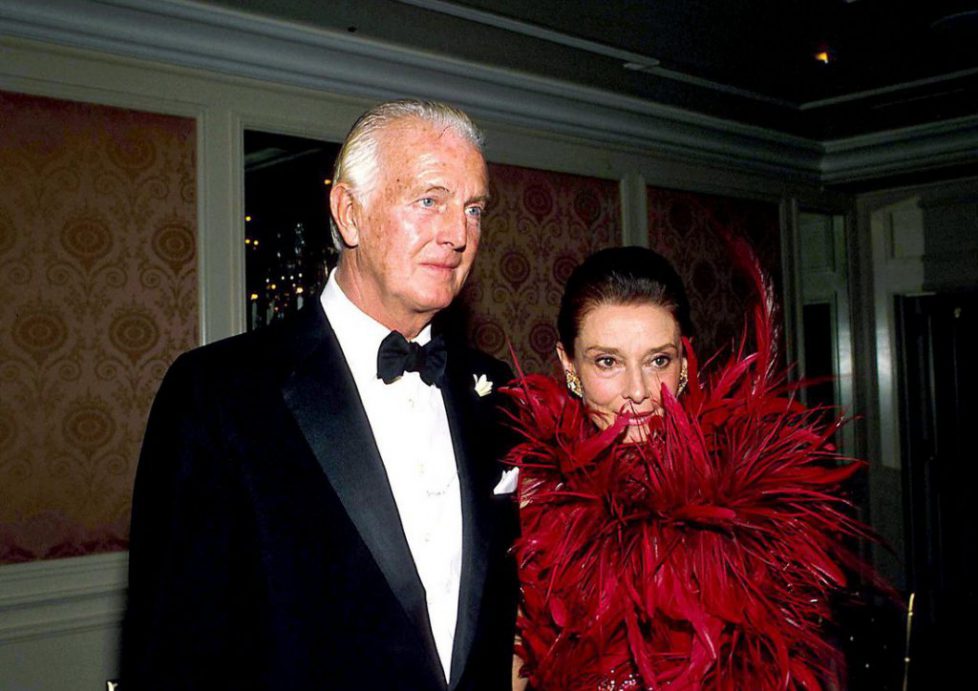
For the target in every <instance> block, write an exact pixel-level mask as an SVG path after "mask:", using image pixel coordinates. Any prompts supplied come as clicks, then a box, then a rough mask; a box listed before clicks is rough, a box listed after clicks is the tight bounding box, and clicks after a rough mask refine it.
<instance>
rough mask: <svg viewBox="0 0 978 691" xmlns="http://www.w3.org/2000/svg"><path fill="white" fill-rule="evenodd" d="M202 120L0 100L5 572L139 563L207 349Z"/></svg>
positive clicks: (1, 549) (0, 536)
mask: <svg viewBox="0 0 978 691" xmlns="http://www.w3.org/2000/svg"><path fill="white" fill-rule="evenodd" d="M195 147H196V144H195V125H194V122H193V120H189V119H185V118H177V117H169V116H164V115H156V114H149V113H143V112H136V111H131V110H123V109H119V108H109V107H103V106H96V105H90V104H82V103H73V102H68V101H60V100H53V99H46V98H39V97H32V96H25V95H20V94H14V93H9V92H0V324H2V328H0V448H2V450H3V451H2V455H0V563H4V562H8V563H9V562H18V561H29V560H34V559H45V558H53V557H62V556H72V555H76V554H87V553H92V552H101V551H111V550H117V549H124V548H125V546H126V539H127V535H128V522H129V510H130V493H131V489H132V479H133V474H134V472H135V465H136V459H137V456H138V451H139V446H140V443H141V440H142V434H143V429H144V426H145V421H146V417H147V415H148V412H149V406H150V403H151V402H152V398H153V396H154V395H155V393H156V390H157V388H158V386H159V382H160V380H161V379H162V376H163V373H164V371H165V370H166V367H167V366H168V365H169V363H170V362H171V361H172V360H173V359H174V358H175V357H176V355H177V354H178V353H179V352H181V351H183V350H185V349H187V348H189V347H192V346H193V345H194V344H195V343H196V342H197V291H196V286H197V272H196V247H195V237H196V200H195V190H196V178H195V176H196V172H195V155H196V154H195Z"/></svg>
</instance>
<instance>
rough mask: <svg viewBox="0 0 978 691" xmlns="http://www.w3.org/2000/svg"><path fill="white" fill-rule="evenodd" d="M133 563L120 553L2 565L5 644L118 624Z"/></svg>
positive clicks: (0, 633)
mask: <svg viewBox="0 0 978 691" xmlns="http://www.w3.org/2000/svg"><path fill="white" fill-rule="evenodd" d="M128 562H129V558H128V554H127V553H124V552H116V553H111V554H99V555H94V556H88V557H75V558H71V559H53V560H49V561H39V562H31V563H28V564H11V565H6V566H0V646H4V645H8V644H11V643H14V642H18V641H23V640H28V639H33V638H46V637H52V636H57V635H61V634H64V633H69V632H81V631H88V630H91V629H96V628H103V627H115V626H118V625H119V622H120V621H121V619H122V613H123V610H124V607H125V593H126V580H127V576H126V569H127V568H128Z"/></svg>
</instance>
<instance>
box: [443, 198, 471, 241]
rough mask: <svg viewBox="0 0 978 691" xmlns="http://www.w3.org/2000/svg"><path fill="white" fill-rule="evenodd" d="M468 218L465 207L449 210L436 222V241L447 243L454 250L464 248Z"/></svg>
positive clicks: (466, 239)
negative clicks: (458, 209)
mask: <svg viewBox="0 0 978 691" xmlns="http://www.w3.org/2000/svg"><path fill="white" fill-rule="evenodd" d="M468 223H469V218H468V216H467V215H466V213H465V209H464V208H463V209H461V211H456V210H454V209H453V210H451V211H450V212H449V213H447V214H445V217H444V218H442V219H441V222H440V223H439V224H438V243H439V244H442V245H449V246H451V247H452V248H453V249H456V250H464V249H465V243H466V242H467V241H468Z"/></svg>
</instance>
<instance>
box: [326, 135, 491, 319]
mask: <svg viewBox="0 0 978 691" xmlns="http://www.w3.org/2000/svg"><path fill="white" fill-rule="evenodd" d="M379 136H380V139H379V142H380V147H379V156H378V161H379V164H380V171H379V175H378V177H377V178H376V179H375V180H373V181H372V185H371V189H370V190H369V191H368V192H367V193H366V194H365V195H363V198H362V199H361V200H360V202H362V203H356V202H352V207H351V208H353V209H354V211H353V213H352V215H351V216H350V218H351V219H353V223H352V224H344V223H341V224H339V226H340V229H341V232H343V235H344V240H345V241H346V242H347V244H349V245H352V246H353V249H350V250H347V251H346V252H344V254H345V255H347V256H345V257H344V260H343V261H344V263H345V264H346V266H345V267H344V269H343V272H344V273H345V274H346V275H345V276H343V278H344V279H345V280H344V284H343V288H344V290H345V291H346V292H347V294H348V296H350V298H351V299H353V301H354V302H355V303H356V304H357V305H358V306H359V307H360V308H361V309H363V310H364V311H365V312H366V313H367V314H370V315H371V316H372V317H374V318H375V319H377V320H378V321H380V322H381V323H383V324H385V325H386V326H389V327H390V328H395V329H398V330H401V331H403V332H406V335H408V336H413V335H415V334H416V333H417V331H418V330H420V328H422V327H423V326H424V324H426V323H427V322H428V321H430V319H431V318H432V317H433V316H434V315H435V313H436V312H438V311H439V310H441V309H444V308H445V307H447V306H448V305H449V303H450V302H451V301H452V299H453V298H454V297H455V296H456V295H457V294H458V292H459V290H461V288H462V285H463V284H464V283H465V279H466V277H467V276H468V274H469V270H470V269H471V268H472V261H473V260H474V259H475V253H476V249H477V248H478V245H479V235H480V232H481V222H482V214H483V212H484V210H485V205H486V201H487V198H488V193H489V189H488V174H487V171H486V164H485V161H484V160H483V158H482V155H481V154H480V153H479V151H478V149H476V148H475V147H474V146H473V145H472V144H471V143H470V142H468V141H467V140H466V139H463V138H462V137H459V136H458V135H457V134H455V133H454V132H452V131H451V130H441V129H439V128H436V127H435V126H433V125H431V124H429V123H427V122H424V121H421V120H417V119H408V120H404V121H402V122H398V123H394V124H393V125H392V126H391V127H389V128H388V129H387V130H386V131H384V132H382V133H380V135H379ZM334 212H335V210H334ZM344 225H353V226H354V227H353V228H350V227H347V228H344V227H343V226H344ZM351 289H352V290H351ZM411 332H414V333H411Z"/></svg>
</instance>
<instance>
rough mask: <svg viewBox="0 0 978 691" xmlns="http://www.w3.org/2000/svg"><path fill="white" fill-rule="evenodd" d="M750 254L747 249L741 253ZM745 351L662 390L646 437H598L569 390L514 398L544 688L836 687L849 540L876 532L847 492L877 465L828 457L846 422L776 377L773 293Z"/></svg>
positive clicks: (528, 608) (537, 386)
mask: <svg viewBox="0 0 978 691" xmlns="http://www.w3.org/2000/svg"><path fill="white" fill-rule="evenodd" d="M741 249H743V248H741ZM752 276H754V277H755V281H756V282H757V285H758V289H759V290H760V293H761V295H763V296H764V299H763V300H762V301H761V304H760V305H759V307H758V308H757V309H756V310H755V315H754V320H753V321H754V326H755V333H754V340H755V342H756V344H757V347H758V350H757V352H754V353H749V354H748V353H745V352H744V347H743V346H741V348H739V349H738V350H737V351H736V352H735V353H734V354H733V355H732V356H731V357H730V358H729V361H728V362H726V363H725V364H724V365H722V366H719V367H715V368H711V370H713V371H710V372H709V373H708V375H707V376H706V377H705V378H703V375H702V374H701V372H700V370H699V367H698V362H697V360H696V357H695V353H694V352H693V349H692V347H691V345H690V344H689V343H688V342H687V343H686V354H687V365H688V377H689V390H688V391H687V392H686V394H685V395H684V396H683V398H682V400H679V401H677V400H676V399H675V398H674V397H673V396H672V395H670V393H669V392H668V391H667V390H665V389H663V391H662V399H663V400H662V405H663V408H664V414H663V415H662V417H661V418H659V419H658V420H656V421H655V424H654V425H653V429H652V431H651V432H650V435H649V438H648V439H647V440H646V441H644V442H642V443H639V444H625V443H622V442H621V441H620V439H621V438H622V436H623V434H622V433H623V430H624V425H623V418H619V420H618V421H617V422H616V424H614V425H612V426H611V427H609V428H608V429H605V430H603V431H598V430H597V429H595V427H594V425H593V423H592V422H591V421H590V419H589V417H588V415H587V411H585V410H584V408H583V406H582V405H581V403H580V401H579V400H577V399H575V398H572V397H571V396H570V395H569V394H568V393H567V391H566V390H565V388H564V387H563V386H562V385H561V384H560V383H558V382H556V381H554V380H552V379H550V378H547V377H543V376H539V375H521V377H520V379H519V380H518V384H517V385H514V386H511V387H507V388H506V389H504V390H505V391H507V393H508V394H509V395H510V396H512V397H513V399H514V400H515V402H516V411H515V412H514V413H513V419H514V426H515V427H516V428H517V429H518V430H519V431H520V432H521V434H522V437H523V439H524V441H523V442H522V443H521V444H519V445H518V446H517V447H516V448H515V449H514V450H513V452H512V453H511V455H510V458H509V460H510V462H511V463H513V464H514V465H516V466H518V467H520V479H519V488H518V496H519V501H520V520H521V527H522V536H521V538H520V539H519V541H518V542H517V544H516V545H515V547H514V551H515V554H516V557H517V563H518V564H519V570H520V581H521V586H522V608H521V615H520V620H519V628H520V634H521V638H522V642H521V645H520V647H519V649H518V653H519V654H520V655H521V657H522V658H523V659H524V660H525V665H524V668H523V671H524V674H526V675H527V676H529V678H530V683H531V685H532V687H533V688H534V689H545V690H547V691H558V690H565V689H566V690H573V689H588V690H589V691H591V690H594V689H605V690H611V689H616V690H620V689H642V688H645V689H660V688H668V689H669V691H676V690H679V689H689V690H694V689H695V690H707V689H709V690H725V689H752V690H756V691H768V690H770V691H774V690H775V689H785V690H793V689H807V690H809V691H816V690H821V689H827V688H832V685H833V683H835V676H834V675H836V674H837V673H838V670H840V669H841V657H842V656H841V654H840V653H839V652H838V651H837V650H836V649H834V648H833V647H832V645H830V644H829V643H828V642H827V641H826V638H825V637H824V635H823V631H822V625H823V623H824V622H825V621H827V620H829V618H830V617H831V611H830V607H829V601H830V598H831V596H832V594H833V593H834V592H835V591H836V590H838V589H840V588H843V587H844V586H845V584H846V576H845V573H846V570H847V568H850V567H855V568H864V567H863V566H862V565H860V564H859V562H858V560H857V559H856V558H855V557H854V555H852V554H851V553H850V552H848V551H847V550H846V548H845V546H844V542H845V540H846V539H848V538H854V537H856V538H866V537H871V534H870V531H869V529H867V528H866V527H864V526H862V525H861V524H859V523H858V522H857V521H855V520H854V519H853V518H852V517H851V516H850V510H851V507H850V505H849V504H848V503H847V502H846V501H845V500H844V499H843V498H842V497H841V494H840V491H841V485H842V483H844V482H845V481H846V480H847V479H848V478H849V477H850V476H851V475H852V474H853V473H855V472H857V471H858V470H859V469H860V468H861V467H863V465H862V464H861V463H859V462H856V461H852V460H851V459H846V458H843V457H841V456H839V455H838V454H837V453H836V452H835V450H834V448H833V447H832V445H831V437H832V435H833V433H834V432H835V431H836V430H837V428H838V423H831V424H828V425H825V424H822V423H821V422H820V420H822V419H823V417H824V415H823V414H824V411H809V410H806V409H804V408H803V407H802V406H801V405H800V404H799V403H798V402H797V401H796V400H795V399H794V397H793V394H794V391H795V390H796V386H795V385H789V384H787V383H786V379H785V374H784V373H783V372H778V371H776V366H775V363H776V361H777V358H776V355H775V352H774V348H775V342H776V340H777V339H776V335H775V333H774V329H773V322H774V320H773V319H772V315H771V306H772V305H773V300H772V299H771V296H772V292H771V291H770V287H769V286H768V285H767V283H766V282H765V281H764V280H763V279H762V278H761V277H760V273H759V271H758V272H755V273H752Z"/></svg>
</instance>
